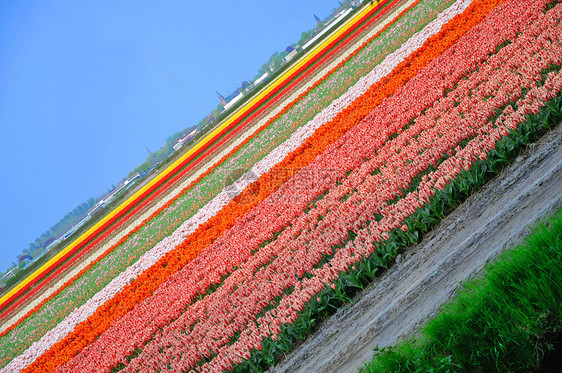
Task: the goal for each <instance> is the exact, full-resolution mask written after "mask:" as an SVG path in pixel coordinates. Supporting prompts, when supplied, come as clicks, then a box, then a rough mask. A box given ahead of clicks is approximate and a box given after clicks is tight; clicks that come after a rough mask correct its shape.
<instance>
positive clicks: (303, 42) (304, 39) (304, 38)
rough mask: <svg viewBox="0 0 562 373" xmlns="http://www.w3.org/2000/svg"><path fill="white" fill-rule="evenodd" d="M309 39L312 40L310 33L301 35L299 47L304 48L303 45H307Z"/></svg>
mask: <svg viewBox="0 0 562 373" xmlns="http://www.w3.org/2000/svg"><path fill="white" fill-rule="evenodd" d="M309 38H310V33H308V32H303V33H301V37H300V39H299V41H298V45H300V46H301V47H302V46H303V45H305V44H306V42H307V41H308V39H309Z"/></svg>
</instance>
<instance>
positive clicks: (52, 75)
mask: <svg viewBox="0 0 562 373" xmlns="http://www.w3.org/2000/svg"><path fill="white" fill-rule="evenodd" d="M337 6H338V2H337V1H336V0H333V1H332V0H328V1H322V0H305V1H303V0H301V1H296V0H284V1H254V0H246V1H235V2H232V1H217V0H214V1H213V0H211V1H179V0H177V1H132V0H123V1H114V0H100V1H74V0H73V1H70V0H60V1H32V0H22V1H4V2H2V4H1V5H0V152H1V157H0V193H1V202H0V206H1V208H0V240H1V241H0V242H1V246H0V271H4V270H5V269H6V267H7V266H9V265H10V263H11V262H12V261H16V255H18V254H20V253H21V251H22V250H23V249H24V248H27V247H28V245H29V243H30V242H32V241H33V240H34V239H35V238H37V237H38V236H40V235H41V234H42V233H43V232H44V231H46V230H47V229H49V228H50V227H51V226H52V225H54V224H55V223H56V222H58V220H59V219H60V218H61V217H62V216H64V215H65V214H66V213H67V212H68V211H70V210H72V209H73V208H74V207H76V206H77V205H79V204H81V203H83V202H85V201H86V200H87V199H88V198H90V197H96V196H99V195H101V194H102V193H103V192H105V191H107V189H108V188H109V187H111V185H112V184H117V183H118V182H119V181H120V180H121V179H122V178H123V177H125V176H127V174H128V172H129V171H131V170H133V169H134V168H135V167H136V166H138V165H139V164H141V163H142V162H144V159H145V158H146V156H147V151H146V149H145V147H147V148H148V149H150V150H152V151H155V150H157V149H158V148H160V147H161V146H163V145H164V143H165V141H166V139H167V138H168V137H169V136H171V135H172V134H174V133H175V132H177V131H179V130H182V129H184V128H187V127H189V126H191V125H195V124H196V123H197V122H198V121H199V120H200V119H201V118H202V117H203V116H204V115H205V113H204V112H203V111H202V109H201V108H199V107H198V106H197V105H196V104H195V103H193V101H191V99H190V98H189V97H188V96H187V95H186V94H185V93H184V92H183V91H182V90H181V89H180V88H179V87H178V86H177V85H176V84H175V83H174V82H173V81H172V80H171V79H170V78H169V77H168V76H167V75H166V74H165V73H164V72H163V71H162V70H161V69H160V68H159V67H158V65H157V64H156V63H155V62H154V61H153V60H152V59H151V58H150V56H149V55H148V54H147V53H150V54H151V55H153V56H154V57H155V58H156V59H157V60H158V61H159V62H160V63H161V64H162V65H163V66H164V67H165V68H166V69H167V70H168V71H169V72H170V73H171V74H172V75H173V76H174V77H175V78H176V79H177V80H178V81H179V82H180V83H181V84H182V85H183V86H184V87H185V88H186V89H187V90H188V91H189V92H190V93H191V94H192V95H193V96H195V97H196V98H197V100H198V101H199V102H200V103H201V104H202V105H203V106H204V107H205V108H206V109H207V110H209V111H212V110H214V109H215V108H216V106H217V104H218V98H217V96H216V93H215V90H218V91H219V92H221V93H222V94H223V95H225V96H226V95H228V94H229V93H230V92H231V91H233V90H234V89H236V88H237V87H238V86H240V83H241V82H242V81H244V80H251V79H253V78H254V77H255V76H256V74H257V71H258V69H259V68H260V66H261V65H262V64H263V63H265V62H266V61H267V60H268V58H269V56H270V55H271V54H272V53H273V52H275V51H279V52H281V51H283V50H284V49H285V48H286V47H287V46H288V45H290V44H291V43H295V42H297V41H298V39H299V38H300V34H301V32H302V31H306V30H309V29H310V28H312V27H314V25H315V21H314V17H313V13H314V14H316V15H318V16H319V17H320V18H324V17H326V16H328V15H329V14H330V12H331V10H332V9H333V8H334V7H337Z"/></svg>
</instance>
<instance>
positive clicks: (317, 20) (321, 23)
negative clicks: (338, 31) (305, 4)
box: [313, 14, 324, 25]
mask: <svg viewBox="0 0 562 373" xmlns="http://www.w3.org/2000/svg"><path fill="white" fill-rule="evenodd" d="M313 16H314V20H315V21H316V24H317V25H323V24H324V22H322V20H321V19H320V18H318V16H317V15H316V14H313Z"/></svg>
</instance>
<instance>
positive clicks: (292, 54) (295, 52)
mask: <svg viewBox="0 0 562 373" xmlns="http://www.w3.org/2000/svg"><path fill="white" fill-rule="evenodd" d="M297 53H298V51H297V50H296V49H293V50H292V51H291V53H289V54H288V55H286V56H285V57H284V58H283V61H285V62H289V61H290V60H292V59H293V58H295V56H296V55H297Z"/></svg>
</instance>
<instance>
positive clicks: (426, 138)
mask: <svg viewBox="0 0 562 373" xmlns="http://www.w3.org/2000/svg"><path fill="white" fill-rule="evenodd" d="M524 15H525V16H528V14H524ZM524 19H527V20H529V19H532V18H524ZM488 26H489V24H488ZM503 36H504V37H505V33H504V35H503ZM498 40H504V39H496V40H494V42H496V44H497V43H498ZM498 45H499V44H498ZM479 46H480V47H481V52H482V53H481V54H480V55H479V57H480V58H481V57H482V55H484V56H485V55H486V52H487V51H488V50H489V49H490V48H492V47H493V48H492V50H493V49H495V47H497V45H494V44H492V45H491V46H490V45H479ZM543 57H544V56H543ZM502 58H505V56H503V57H502ZM448 67H451V66H448ZM443 68H444V66H443V65H441V66H438V67H437V71H447V70H442V69H443ZM457 73H458V72H457ZM457 75H458V74H457ZM482 76H483V75H482V74H478V73H475V74H473V75H472V76H471V79H470V80H467V83H466V84H460V85H459V87H460V88H459V90H462V89H465V90H466V87H468V86H470V84H473V85H474V84H475V83H474V82H475V81H477V80H478V79H482ZM499 76H502V75H499ZM418 81H419V80H418ZM421 81H423V82H424V83H425V84H426V83H427V81H426V80H421ZM450 83H451V82H449V85H450ZM512 83H513V82H512ZM515 83H517V82H515ZM467 84H468V85H467ZM409 88H410V89H411V87H409ZM459 92H460V91H459ZM475 92H477V91H475ZM457 95H459V94H458V93H457ZM453 96H454V95H453ZM464 96H465V100H463V101H462V103H461V105H462V106H461V107H462V108H463V109H465V110H466V113H472V112H475V113H480V110H481V108H487V105H484V106H482V100H472V101H474V102H472V103H471V100H470V99H469V98H468V97H467V96H466V95H464ZM448 97H449V96H448ZM459 97H462V96H459ZM453 102H454V101H453V100H452V99H449V100H448V102H447V100H444V101H442V103H441V105H440V106H439V105H437V106H436V107H435V108H433V110H432V109H429V110H427V112H434V113H433V115H434V116H433V117H430V118H431V120H434V119H435V118H436V117H435V112H437V111H438V112H439V113H440V115H441V117H442V118H446V119H451V118H448V117H447V113H448V112H449V111H450V110H451V109H452V108H451V103H453ZM478 103H480V104H481V105H480V106H476V105H477V104H478ZM471 105H473V106H474V107H472V108H471ZM417 110H419V108H418V109H417ZM459 113H460V112H457V113H456V114H457V115H458V114H459ZM428 115H429V114H428ZM476 118H477V119H481V118H478V116H476ZM395 119H396V118H395ZM486 119H487V118H486ZM419 122H420V124H419V126H418V125H417V124H416V125H415V126H411V127H410V128H411V130H410V129H408V131H406V132H404V135H403V136H402V135H401V136H399V137H398V138H397V139H396V141H395V142H392V143H390V144H391V146H390V147H389V148H388V149H389V150H388V153H387V154H390V155H392V154H393V155H394V157H390V158H389V160H388V159H387V161H388V162H390V163H389V164H388V165H387V166H386V167H383V168H380V172H381V173H380V174H377V175H375V176H374V177H373V178H371V179H370V180H368V181H369V182H370V183H373V182H374V181H373V180H375V179H376V178H377V176H379V179H380V180H379V182H382V184H381V185H385V184H384V182H383V180H384V178H382V179H381V178H380V176H381V175H384V176H385V177H386V179H388V178H389V177H390V176H391V175H394V174H395V172H397V171H396V170H399V172H400V173H401V175H402V176H403V175H404V174H406V175H407V174H408V173H405V172H404V171H408V170H413V169H415V167H414V166H412V165H415V166H419V167H421V169H423V167H422V165H424V162H425V165H427V164H431V163H432V162H433V163H435V162H436V159H435V157H437V156H442V155H443V154H446V153H447V152H451V151H452V146H453V145H454V144H456V143H458V141H459V140H460V139H462V138H466V136H470V135H472V136H474V134H475V132H474V131H475V130H476V128H474V127H468V126H464V127H463V126H461V127H459V129H458V131H459V132H458V133H457V136H461V137H452V136H451V130H452V129H451V128H448V127H446V125H447V121H446V120H445V119H441V120H440V121H438V122H439V124H438V125H437V127H436V128H437V129H441V133H436V132H435V128H433V129H431V128H430V129H426V130H425V132H422V128H423V126H427V125H428V123H429V122H428V121H427V120H426V121H424V120H422V119H420V120H419ZM416 123H417V122H416ZM480 123H481V120H480ZM465 124H466V123H465ZM440 126H441V127H440ZM453 129H454V128H453ZM363 130H365V129H363ZM416 131H419V132H420V133H423V136H421V135H420V133H417V132H416ZM407 136H410V137H411V138H415V137H416V136H417V140H418V144H424V148H425V152H424V153H423V154H424V155H425V156H427V157H429V158H427V159H423V157H417V158H416V157H415V155H416V154H417V152H419V151H420V149H419V148H416V147H415V146H414V145H413V144H410V146H409V147H408V146H406V147H403V146H402V147H397V148H393V147H392V145H395V146H398V145H396V144H400V142H401V141H404V139H407V138H408V137H407ZM463 136H464V137H463ZM437 139H439V140H437ZM445 139H447V140H448V141H447V142H445V141H444V140H445ZM430 141H439V143H438V144H439V145H440V147H437V148H439V149H440V150H441V152H440V153H437V154H436V153H435V152H436V151H435V149H436V147H433V148H428V146H429V145H430V144H431V142H430ZM356 142H357V138H356V139H355V141H353V142H352V143H356ZM472 143H474V142H472ZM472 143H471V144H472ZM447 144H448V145H447ZM362 147H365V144H364V143H363V144H362ZM397 149H400V154H410V155H413V156H414V157H412V158H410V159H406V158H402V156H397V155H396V150H397ZM348 150H349V149H348ZM354 152H355V150H354V151H352V152H348V154H349V153H352V154H353V153H354ZM393 152H394V153H393ZM363 156H364V155H361V157H363ZM380 156H381V158H380V159H379V160H377V162H378V163H380V162H381V160H382V159H384V157H382V156H383V154H381V155H380ZM357 158H358V159H361V158H360V157H357ZM405 160H407V161H406V162H404V161H405ZM377 162H375V164H376V163H377ZM393 162H394V163H393ZM400 162H402V163H400ZM409 162H411V163H409ZM449 163H451V161H449V162H448V163H444V165H448V164H449ZM352 164H353V163H352ZM390 165H392V166H390ZM369 167H370V168H372V167H374V166H373V165H371V166H363V167H362V168H361V169H362V170H363V172H365V170H369V169H370V168H369ZM443 167H445V166H443ZM392 168H394V170H395V171H394V172H389V171H388V170H391V169H392ZM371 172H372V171H371ZM413 176H415V173H412V175H411V177H413ZM352 178H353V174H352V177H351V178H350V179H349V180H351V179H352ZM440 180H441V181H439V183H442V182H443V181H442V179H440ZM395 182H396V183H397V184H395V185H394V189H393V190H394V191H392V190H389V189H383V188H381V189H378V188H373V186H372V184H370V185H369V186H368V187H365V185H364V187H365V188H366V189H365V188H364V189H363V190H372V189H376V190H379V193H380V194H379V197H380V198H382V200H383V201H384V200H386V199H392V198H394V196H395V195H396V194H397V193H399V191H400V188H402V187H404V185H405V184H403V183H404V182H406V183H407V180H405V179H404V178H402V179H400V178H398V179H395ZM387 183H388V182H387ZM424 185H425V184H422V188H421V189H420V190H422V191H426V192H428V191H429V190H426V189H424V187H423V186H424ZM439 186H440V185H439ZM350 188H351V189H350ZM425 188H427V185H426V186H425ZM357 189H359V190H362V188H360V187H357ZM350 190H354V189H353V186H350V185H348V184H346V183H344V184H343V185H342V186H341V187H338V188H334V189H333V190H331V191H330V192H329V194H328V196H329V197H328V196H327V197H326V199H327V200H330V201H331V203H332V205H330V206H329V207H330V209H334V208H335V206H334V204H337V202H338V201H339V199H340V198H341V197H342V196H343V195H345V194H346V193H347V192H348V191H350ZM287 192H290V190H283V193H287ZM360 195H361V194H360V193H358V194H355V196H360ZM412 196H414V194H412V195H410V198H413V197H412ZM363 198H364V196H362V198H360V199H359V200H357V199H356V198H355V197H352V198H349V199H348V201H350V202H349V203H344V204H342V205H341V206H340V207H339V209H340V211H342V210H343V213H340V214H339V215H337V214H335V215H330V213H328V214H327V215H325V216H326V217H325V218H324V219H323V220H322V221H323V222H324V221H329V223H326V224H319V225H318V226H319V227H320V228H321V230H322V232H325V231H326V228H327V227H333V226H335V225H336V224H337V223H338V222H340V219H341V216H342V215H343V216H347V217H357V218H360V217H361V215H357V211H358V210H359V211H360V210H361V209H365V208H366V207H367V206H366V205H365V204H363V205H360V208H358V209H355V212H354V211H353V209H354V207H355V206H354V204H357V203H358V202H359V201H360V200H361V199H363ZM425 198H427V195H426V196H421V199H418V201H423V200H425ZM405 201H409V199H405ZM346 202H347V201H346ZM371 202H373V199H372V198H371ZM379 202H380V201H379ZM320 205H322V207H321V208H323V210H322V211H319V210H316V209H315V210H313V211H312V212H309V214H307V216H308V217H310V216H311V214H312V216H323V215H322V214H323V213H326V212H327V211H326V210H327V209H328V207H327V205H326V204H320ZM346 206H347V207H346ZM375 206H377V204H375ZM378 206H381V205H380V204H378ZM382 206H383V207H384V204H382ZM289 207H290V206H284V208H289ZM369 207H370V208H371V211H370V213H371V214H372V213H373V211H376V210H372V206H369ZM346 208H347V209H346ZM301 209H302V207H301ZM280 210H281V209H278V210H277V211H280ZM380 211H381V212H382V213H383V216H385V217H386V220H384V219H383V221H381V223H380V225H381V227H382V228H380V229H383V232H384V229H389V227H392V225H390V226H389V225H388V224H391V223H390V220H389V219H390V218H389V216H392V218H393V219H398V220H401V219H402V218H403V216H401V215H400V214H399V211H394V210H393V209H392V208H386V209H385V208H383V209H381V210H380ZM332 218H333V219H334V220H333V221H330V220H329V219H332ZM327 219H328V220H327ZM347 220H350V223H351V221H353V222H355V221H357V220H355V219H345V221H347ZM300 222H301V224H305V223H306V220H302V219H301V220H300ZM303 222H304V223H303ZM260 223H261V225H262V226H261V229H264V228H265V227H268V226H269V225H270V224H269V223H265V224H264V220H263V216H262V217H260ZM298 224H299V222H297V223H296V224H295V226H296V225H298ZM354 225H356V224H354ZM354 225H353V226H354ZM248 228H252V227H249V226H245V227H244V229H248ZM254 228H255V227H254ZM299 228H301V229H302V228H305V232H306V231H307V229H309V228H310V227H308V228H306V226H301V227H299ZM348 228H349V227H348ZM238 232H241V228H239V229H238ZM288 232H290V231H288ZM362 232H365V231H362ZM293 233H295V232H290V233H285V232H283V234H282V235H281V236H280V238H279V239H278V241H276V244H279V245H287V246H289V245H290V246H291V247H292V248H293V249H295V250H296V248H298V247H299V242H297V243H295V244H293V239H294V236H293ZM298 233H299V232H296V234H298ZM340 233H342V234H347V230H346V229H345V228H344V229H341V232H340ZM316 234H318V232H316ZM283 237H285V238H288V240H286V241H283ZM291 237H292V238H291ZM300 237H301V238H302V239H304V242H301V244H303V245H304V246H306V243H307V241H309V240H310V237H311V236H310V234H306V233H305V234H302V233H301V235H300ZM343 237H344V236H341V235H340V237H339V238H336V239H337V240H339V241H332V242H330V241H326V240H329V239H332V237H330V235H328V237H322V236H321V237H320V238H318V237H315V242H318V241H324V243H325V242H329V243H334V242H336V243H337V242H340V241H341V240H342V238H343ZM372 237H375V239H376V238H377V236H372ZM246 238H247V237H244V239H243V240H242V241H243V242H244V241H245V239H246ZM231 244H232V246H230V248H231V249H232V248H239V249H243V250H245V251H246V252H248V250H249V249H250V248H252V247H250V248H248V247H243V246H242V245H241V242H238V243H236V242H231ZM303 245H300V246H303ZM272 246H273V244H272ZM258 253H260V255H257V254H256V255H257V256H256V257H255V260H256V261H255V262H252V263H254V264H256V263H257V265H258V267H250V269H249V270H250V272H248V273H247V275H248V276H250V275H251V273H253V272H255V271H258V272H259V270H258V268H259V266H260V265H263V264H265V263H267V262H268V261H269V259H271V258H270V257H264V256H263V255H265V254H264V253H265V248H264V249H262V250H260V251H259V252H258ZM273 253H279V251H276V250H273V251H272V253H270V255H274V254H273ZM223 254H224V253H223ZM232 254H233V253H228V255H225V256H227V257H228V258H233V257H235V255H232ZM237 254H239V253H237ZM309 254H310V253H309ZM317 254H318V253H317ZM246 255H248V254H246ZM219 259H222V261H223V262H224V261H225V260H226V258H224V257H223V258H219ZM252 260H254V258H252ZM284 264H287V263H284ZM297 264H299V265H297V266H296V267H295V271H297V275H299V274H300V275H301V276H302V274H303V270H305V271H306V268H307V267H306V265H304V266H300V264H303V263H298V262H297ZM220 265H224V263H215V265H214V267H215V268H216V267H217V266H220ZM230 265H232V264H230ZM212 267H213V266H207V267H204V268H205V270H209V269H210V268H212ZM269 267H271V264H270V266H269ZM269 267H268V268H269ZM271 268H272V269H273V267H271ZM279 268H285V269H286V268H287V267H286V266H283V265H281V266H280V267H279ZM237 273H238V274H239V272H237ZM183 275H184V276H186V273H184V274H183ZM191 275H192V276H194V277H189V278H190V279H191V281H193V279H194V278H195V279H197V277H198V276H197V274H196V273H192V274H191ZM285 275H286V274H285V273H284V274H276V276H281V277H279V279H281V280H283V281H284V280H286V277H285ZM199 276H202V274H201V273H200V274H199ZM254 276H255V275H254ZM214 277H217V276H214ZM218 277H219V278H220V276H218ZM230 278H238V279H240V278H242V279H244V278H247V277H245V276H243V275H241V274H239V275H238V276H236V275H234V274H233V275H232V276H231V277H230ZM177 281H179V279H177ZM227 281H228V280H227ZM283 281H281V282H280V284H281V285H282V283H283ZM271 283H272V284H273V283H274V281H271ZM186 285H187V286H186V287H185V288H183V289H182V288H178V287H177V286H178V285H177V282H176V283H174V288H172V287H170V288H169V289H170V291H174V292H175V293H176V299H177V297H178V296H181V295H185V293H183V291H184V290H185V291H188V289H189V288H191V287H192V286H193V285H199V286H198V287H199V290H202V289H203V288H204V286H201V284H193V283H190V284H186ZM226 285H227V283H226V282H225V284H224V285H223V287H221V289H223V288H224V289H228V287H225V286H226ZM271 286H273V285H271ZM196 287H197V286H196ZM250 288H251V287H250ZM250 288H248V287H245V289H246V290H248V289H250ZM273 288H274V289H276V292H274V295H279V291H280V289H283V286H281V288H279V287H277V288H275V287H273ZM225 296H228V294H227V295H225V294H222V297H223V298H224V297H225ZM186 297H187V298H189V295H187V296H186ZM172 298H173V297H172ZM234 298H236V297H234ZM161 299H167V298H161ZM168 299H169V298H168ZM209 299H211V298H209ZM221 299H222V298H221ZM227 299H228V298H227ZM264 299H265V298H264V297H263V294H261V296H260V297H259V298H258V299H256V301H258V303H260V304H261V303H263V301H264ZM230 300H231V301H233V302H234V300H233V299H230ZM188 301H190V300H188ZM246 301H247V299H246ZM227 303H228V302H227ZM233 304H236V302H234V303H233ZM245 304H246V303H245ZM246 305H247V304H246ZM151 307H152V308H153V309H159V307H158V304H157V303H152V304H151ZM239 307H242V305H239ZM215 308H216V307H211V309H215ZM258 308H260V307H259V305H258ZM149 309H150V308H146V309H144V311H145V312H149ZM220 309H221V310H225V308H220ZM260 309H261V308H260ZM159 313H160V312H159ZM160 314H161V313H160ZM239 314H240V313H239V312H236V315H239ZM146 316H147V317H148V318H147V320H148V319H150V321H154V317H158V316H159V315H150V314H146ZM240 316H241V317H242V321H244V322H246V321H247V320H246V319H244V317H248V316H243V315H240ZM250 317H251V316H250ZM132 321H138V320H132ZM244 322H243V323H242V324H241V325H245V324H244ZM234 325H235V324H234ZM201 328H202V329H201V330H204V329H205V328H204V327H201ZM172 330H177V329H172ZM183 330H186V329H183ZM187 330H188V329H187ZM194 330H195V329H194ZM121 331H122V332H123V331H124V330H123V329H122V330H121ZM149 335H150V333H149ZM192 338H195V337H193V336H192ZM195 340H196V341H200V339H197V338H195ZM157 341H162V342H163V343H167V342H169V340H167V338H164V337H163V336H159V337H158V338H156V342H157ZM156 342H155V343H156ZM119 343H122V341H119ZM208 343H211V342H208ZM146 353H147V354H150V353H154V351H152V349H151V350H150V351H147V352H146ZM89 357H92V356H89ZM94 360H95V359H94ZM104 360H105V359H104ZM96 363H99V361H97V362H96ZM74 368H76V366H73V368H72V369H74Z"/></svg>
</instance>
